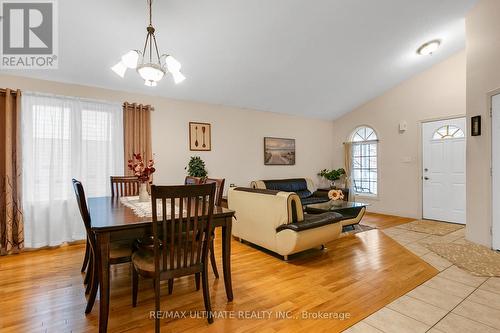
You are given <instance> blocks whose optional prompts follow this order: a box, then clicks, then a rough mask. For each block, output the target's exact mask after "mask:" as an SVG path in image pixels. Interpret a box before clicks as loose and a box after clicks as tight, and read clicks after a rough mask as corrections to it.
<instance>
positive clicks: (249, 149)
mask: <svg viewBox="0 0 500 333" xmlns="http://www.w3.org/2000/svg"><path fill="white" fill-rule="evenodd" d="M138 84H141V83H140V82H139V81H138ZM0 87H11V88H19V89H21V90H29V91H39V92H48V93H54V94H60V95H69V96H79V97H86V98H95V99H100V100H108V101H118V102H124V101H129V102H138V103H147V104H151V105H153V106H154V107H155V111H154V112H153V115H152V133H153V134H152V137H153V152H154V153H155V154H156V162H157V169H158V172H157V174H156V176H155V182H156V183H159V184H178V183H180V182H183V181H184V176H185V174H186V172H185V170H184V167H185V166H186V164H187V162H188V160H189V157H190V156H192V155H199V156H201V157H202V158H203V159H204V160H205V163H206V165H207V169H208V171H209V175H210V176H213V177H224V178H226V183H227V184H228V186H229V184H230V183H234V184H236V185H239V186H242V185H243V186H246V185H248V184H249V183H250V181H251V180H254V179H266V178H286V177H311V178H313V179H314V180H315V181H316V182H317V181H318V180H319V179H318V177H317V176H316V173H317V172H318V171H319V170H321V169H323V168H330V167H331V166H332V164H333V152H332V151H331V149H325V148H327V147H328V145H329V144H330V143H331V142H332V141H333V123H332V122H331V121H326V120H317V119H308V118H302V117H295V116H287V115H281V114H276V113H270V112H260V111H253V110H246V109H239V108H230V107H223V106H218V105H210V104H203V103H194V102H187V101H178V100H171V99H166V98H160V97H153V96H147V95H135V94H131V93H127V92H119V91H112V90H106V89H101V88H94V87H86V86H79V85H73V84H63V83H56V82H50V81H42V80H34V79H28V78H22V77H14V76H5V75H0ZM189 121H200V122H209V123H211V124H212V151H211V152H191V151H189V147H188V141H189V138H188V122H189ZM264 136H275V137H284V138H295V139H296V155H297V159H296V165H295V166H264V157H263V155H264V154H263V140H264V139H263V138H264Z"/></svg>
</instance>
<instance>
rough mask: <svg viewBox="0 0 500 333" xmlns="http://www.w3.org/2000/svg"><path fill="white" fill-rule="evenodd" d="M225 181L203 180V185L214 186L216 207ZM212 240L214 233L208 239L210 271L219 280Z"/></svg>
mask: <svg viewBox="0 0 500 333" xmlns="http://www.w3.org/2000/svg"><path fill="white" fill-rule="evenodd" d="M225 181H226V180H225V179H224V178H222V179H217V178H205V180H204V183H205V184H215V199H214V203H215V205H216V206H220V205H221V204H222V194H223V193H224V183H225ZM214 238H215V233H212V237H211V239H210V248H209V252H210V263H211V264H212V271H213V272H214V275H215V277H216V278H217V279H218V278H219V271H218V270H217V261H216V260H215V250H214Z"/></svg>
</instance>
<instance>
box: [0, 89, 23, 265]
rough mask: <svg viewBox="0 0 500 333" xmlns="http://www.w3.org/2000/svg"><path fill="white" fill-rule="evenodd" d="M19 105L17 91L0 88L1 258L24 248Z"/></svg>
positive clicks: (18, 93) (19, 96)
mask: <svg viewBox="0 0 500 333" xmlns="http://www.w3.org/2000/svg"><path fill="white" fill-rule="evenodd" d="M20 105H21V91H20V90H17V91H15V90H10V89H0V141H1V142H2V143H1V144H0V255H5V254H9V253H16V252H19V250H20V249H22V248H23V246H24V237H23V214H22V207H21V189H22V185H21V139H20V128H21V117H20V112H21V110H20Z"/></svg>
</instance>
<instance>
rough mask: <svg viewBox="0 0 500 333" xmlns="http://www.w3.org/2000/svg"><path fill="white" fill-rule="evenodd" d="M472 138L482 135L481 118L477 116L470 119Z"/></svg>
mask: <svg viewBox="0 0 500 333" xmlns="http://www.w3.org/2000/svg"><path fill="white" fill-rule="evenodd" d="M470 130H471V131H470V133H471V136H480V135H481V116H475V117H472V118H471V119H470Z"/></svg>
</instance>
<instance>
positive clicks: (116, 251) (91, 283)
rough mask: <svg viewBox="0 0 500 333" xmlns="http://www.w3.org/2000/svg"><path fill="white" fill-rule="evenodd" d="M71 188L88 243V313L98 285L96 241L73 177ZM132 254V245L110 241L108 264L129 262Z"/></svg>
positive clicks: (81, 191)
mask: <svg viewBox="0 0 500 333" xmlns="http://www.w3.org/2000/svg"><path fill="white" fill-rule="evenodd" d="M73 189H74V191H75V195H76V201H77V203H78V208H79V209H80V215H81V217H82V220H83V224H84V225H85V231H86V232H87V244H88V245H89V250H90V251H89V263H88V269H87V276H88V278H87V276H86V277H85V280H88V281H87V287H86V290H85V294H89V293H90V295H89V298H88V300H87V307H86V308H85V313H86V314H88V313H90V312H91V311H92V307H93V306H94V302H95V298H96V295H97V289H98V287H99V279H98V265H97V257H96V253H97V252H96V251H97V243H96V237H95V234H94V233H93V232H92V222H91V219H90V214H89V211H88V208H87V200H86V198H85V191H84V189H83V185H82V183H81V182H80V181H78V180H76V179H73ZM131 255H132V245H131V244H130V243H117V242H112V243H111V246H110V250H109V263H110V265H115V264H122V263H126V262H130V260H131Z"/></svg>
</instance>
